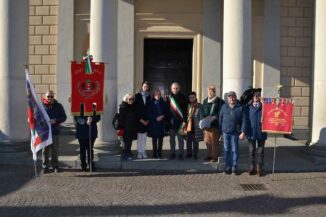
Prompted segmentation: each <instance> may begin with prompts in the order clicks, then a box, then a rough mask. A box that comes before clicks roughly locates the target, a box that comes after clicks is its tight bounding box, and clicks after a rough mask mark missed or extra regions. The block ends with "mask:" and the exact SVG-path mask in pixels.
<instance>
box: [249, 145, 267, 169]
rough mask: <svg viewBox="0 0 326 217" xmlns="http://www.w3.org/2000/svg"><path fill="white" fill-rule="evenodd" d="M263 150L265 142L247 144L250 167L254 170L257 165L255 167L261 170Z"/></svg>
mask: <svg viewBox="0 0 326 217" xmlns="http://www.w3.org/2000/svg"><path fill="white" fill-rule="evenodd" d="M264 149H265V140H263V141H258V140H251V141H250V143H249V159H250V167H252V168H255V166H256V165H257V167H259V168H263V165H264ZM256 155H257V156H256ZM256 163H257V164H256Z"/></svg>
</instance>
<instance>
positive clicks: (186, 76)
mask: <svg viewBox="0 0 326 217" xmlns="http://www.w3.org/2000/svg"><path fill="white" fill-rule="evenodd" d="M192 53H193V40H192V39H145V41H144V80H146V81H150V82H151V86H152V90H153V89H154V88H159V89H160V90H161V91H162V96H167V95H168V94H170V91H171V90H170V89H171V88H170V87H171V84H172V83H173V82H175V81H176V82H178V83H180V86H181V92H182V93H184V94H188V93H189V92H190V91H191V89H192V88H191V83H192Z"/></svg>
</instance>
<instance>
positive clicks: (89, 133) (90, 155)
mask: <svg viewBox="0 0 326 217" xmlns="http://www.w3.org/2000/svg"><path fill="white" fill-rule="evenodd" d="M89 117H91V116H89ZM92 122H93V120H92ZM92 122H91V124H90V125H88V137H89V173H90V175H92V169H93V168H92V167H93V159H92V128H91V125H92Z"/></svg>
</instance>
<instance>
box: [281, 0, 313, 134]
mask: <svg viewBox="0 0 326 217" xmlns="http://www.w3.org/2000/svg"><path fill="white" fill-rule="evenodd" d="M313 6H314V1H313V0H281V84H282V85H284V87H283V88H282V90H281V96H283V97H291V98H292V99H294V103H295V110H294V129H306V128H308V127H309V104H310V103H309V101H310V86H311V78H312V77H311V75H312V46H313V44H312V43H313V38H312V37H313V36H312V34H313V11H314V10H313Z"/></svg>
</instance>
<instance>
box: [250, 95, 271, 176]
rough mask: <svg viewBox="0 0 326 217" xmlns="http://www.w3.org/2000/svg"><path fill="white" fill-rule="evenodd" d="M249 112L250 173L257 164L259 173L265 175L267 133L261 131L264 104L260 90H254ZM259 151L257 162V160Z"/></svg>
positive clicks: (252, 172)
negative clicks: (261, 100)
mask: <svg viewBox="0 0 326 217" xmlns="http://www.w3.org/2000/svg"><path fill="white" fill-rule="evenodd" d="M247 112H248V115H247V116H248V119H249V121H248V131H247V134H248V135H247V138H248V140H249V158H250V165H249V174H250V175H253V174H254V173H255V166H256V165H257V167H256V169H257V175H258V176H262V175H263V165H264V146H265V141H266V139H267V134H266V133H264V132H262V131H261V118H262V104H261V102H260V91H256V92H254V95H253V98H252V103H251V104H249V105H248V107H247ZM256 153H257V162H256Z"/></svg>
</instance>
